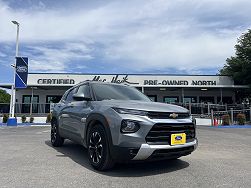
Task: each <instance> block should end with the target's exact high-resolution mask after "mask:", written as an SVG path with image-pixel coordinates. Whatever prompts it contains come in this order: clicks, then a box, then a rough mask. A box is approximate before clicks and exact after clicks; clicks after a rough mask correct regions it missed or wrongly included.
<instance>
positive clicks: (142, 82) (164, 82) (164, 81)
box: [28, 73, 234, 87]
mask: <svg viewBox="0 0 251 188" xmlns="http://www.w3.org/2000/svg"><path fill="white" fill-rule="evenodd" d="M85 80H91V81H98V82H108V83H117V84H128V85H132V86H138V87H143V86H150V87H155V86H156V87H158V86H160V87H161V86H162V87H164V86H168V87H203V86H208V87H215V86H216V87H221V86H223V87H224V86H226V87H232V86H234V83H233V80H232V79H231V78H230V77H228V76H202V75H199V76H189V75H185V76H183V75H181V76H179V75H150V74H149V75H147V74H142V75H140V74H139V75H136V74H135V75H133V74H115V75H112V74H98V75H94V74H67V73H66V74H39V73H38V74H35V73H34V74H29V80H28V84H29V85H48V86H49V85H65V86H72V85H74V84H78V83H80V82H83V81H85Z"/></svg>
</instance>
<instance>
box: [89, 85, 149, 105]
mask: <svg viewBox="0 0 251 188" xmlns="http://www.w3.org/2000/svg"><path fill="white" fill-rule="evenodd" d="M92 89H93V91H94V94H95V96H96V99H97V100H98V101H102V100H111V99H114V100H140V101H147V102H150V101H151V100H150V99H149V98H148V97H147V96H145V95H144V94H143V93H141V92H140V91H138V90H137V89H136V88H133V87H129V86H125V85H111V84H98V83H93V84H92Z"/></svg>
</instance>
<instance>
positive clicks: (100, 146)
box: [87, 125, 114, 170]
mask: <svg viewBox="0 0 251 188" xmlns="http://www.w3.org/2000/svg"><path fill="white" fill-rule="evenodd" d="M87 149H88V158H89V161H90V163H91V165H92V166H93V167H94V168H95V169H97V170H107V169H109V168H112V167H113V165H114V161H113V159H112V158H111V155H110V151H109V143H108V141H107V136H106V133H105V130H104V127H103V126H102V125H95V126H93V127H92V128H91V129H90V131H89V134H88V140H87Z"/></svg>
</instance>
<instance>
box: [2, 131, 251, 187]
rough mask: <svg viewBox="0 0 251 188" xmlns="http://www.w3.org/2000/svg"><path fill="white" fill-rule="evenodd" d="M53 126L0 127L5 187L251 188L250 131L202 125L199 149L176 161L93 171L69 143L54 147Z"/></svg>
mask: <svg viewBox="0 0 251 188" xmlns="http://www.w3.org/2000/svg"><path fill="white" fill-rule="evenodd" d="M49 136H50V127H15V128H12V127H0V152H1V153H0V187H18V188H19V187H25V188H27V187H175V188H178V187H182V188H184V187H251V129H216V128H210V127H199V128H198V138H199V147H198V149H197V150H196V151H195V152H194V153H193V154H192V155H189V156H187V157H182V158H180V159H178V160H176V161H159V162H151V163H138V164H118V165H116V166H115V167H114V169H112V170H110V171H108V172H98V171H95V170H93V169H92V167H91V166H90V165H89V162H88V159H87V153H86V150H85V149H84V148H83V147H81V146H79V145H77V144H74V143H72V142H70V141H67V142H66V144H65V145H64V146H63V147H61V148H53V147H51V144H50V141H49Z"/></svg>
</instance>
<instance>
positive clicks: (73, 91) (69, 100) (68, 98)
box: [66, 88, 76, 102]
mask: <svg viewBox="0 0 251 188" xmlns="http://www.w3.org/2000/svg"><path fill="white" fill-rule="evenodd" d="M75 92H76V88H74V89H72V90H71V91H70V92H69V93H68V95H67V97H66V101H67V102H71V101H72V95H73V94H74V93H75Z"/></svg>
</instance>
